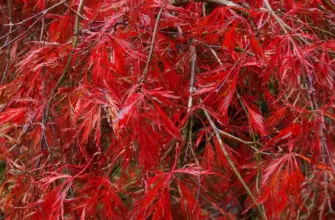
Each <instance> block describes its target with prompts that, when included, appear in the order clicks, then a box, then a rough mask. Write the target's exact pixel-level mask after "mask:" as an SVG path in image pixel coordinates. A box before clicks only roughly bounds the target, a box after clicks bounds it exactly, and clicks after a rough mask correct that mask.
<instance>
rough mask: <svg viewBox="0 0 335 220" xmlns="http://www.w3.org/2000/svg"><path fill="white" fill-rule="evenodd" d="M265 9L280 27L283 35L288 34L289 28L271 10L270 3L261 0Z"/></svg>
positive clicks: (266, 0)
mask: <svg viewBox="0 0 335 220" xmlns="http://www.w3.org/2000/svg"><path fill="white" fill-rule="evenodd" d="M263 2H264V4H265V7H266V9H267V10H268V11H269V13H270V14H271V15H272V16H273V17H274V19H276V21H277V22H278V24H279V25H280V27H281V28H282V29H283V31H284V32H285V34H288V31H291V27H290V26H288V25H287V24H286V23H285V22H284V21H283V20H282V19H281V18H280V17H279V16H278V15H277V14H276V13H275V12H274V11H273V9H272V7H271V5H270V3H269V1H268V0H263Z"/></svg>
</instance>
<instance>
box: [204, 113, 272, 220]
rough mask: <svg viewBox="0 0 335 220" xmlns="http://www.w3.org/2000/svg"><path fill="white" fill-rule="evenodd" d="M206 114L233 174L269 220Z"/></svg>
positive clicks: (207, 116) (217, 130)
mask: <svg viewBox="0 0 335 220" xmlns="http://www.w3.org/2000/svg"><path fill="white" fill-rule="evenodd" d="M204 113H205V116H206V118H207V120H208V122H209V124H210V125H211V127H212V129H213V131H214V133H215V136H216V138H217V140H218V142H219V145H220V148H221V150H222V152H223V154H224V156H225V158H226V160H227V162H228V164H229V166H230V167H231V168H232V170H233V172H234V173H235V175H236V177H237V179H238V180H239V181H240V183H241V184H242V186H243V187H244V189H245V190H246V192H247V193H248V195H249V196H250V197H251V200H252V201H253V203H254V205H255V206H256V208H257V210H258V212H259V213H260V214H261V216H262V218H263V219H267V218H266V215H265V213H264V211H263V210H262V208H261V206H260V205H259V204H257V201H256V197H255V196H254V194H253V193H252V192H251V190H250V189H249V187H248V185H247V184H246V182H245V181H244V180H243V178H242V175H241V174H240V172H239V171H238V170H237V168H236V166H235V163H234V162H233V161H232V160H231V158H230V156H229V154H228V152H227V150H226V148H225V147H224V145H223V141H222V138H221V136H220V132H219V129H218V128H217V127H216V125H215V123H214V122H213V120H212V118H211V116H210V115H209V113H208V112H207V111H206V110H205V109H204Z"/></svg>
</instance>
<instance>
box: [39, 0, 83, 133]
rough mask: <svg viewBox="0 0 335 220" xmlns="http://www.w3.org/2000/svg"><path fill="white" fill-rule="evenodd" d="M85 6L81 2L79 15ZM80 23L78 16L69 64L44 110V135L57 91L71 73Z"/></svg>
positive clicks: (81, 1)
mask: <svg viewBox="0 0 335 220" xmlns="http://www.w3.org/2000/svg"><path fill="white" fill-rule="evenodd" d="M83 6H84V0H80V3H79V6H78V13H79V14H80V13H81V10H82V8H83ZM79 21H80V18H79V16H76V23H75V30H74V38H73V49H72V51H71V53H70V55H69V58H68V60H67V63H66V65H65V68H64V72H63V73H62V75H61V76H60V78H59V79H58V81H57V83H56V85H55V87H54V88H53V89H52V91H51V95H50V98H49V100H48V102H47V104H46V107H45V110H44V116H43V119H42V124H43V130H42V133H43V134H44V132H45V130H44V129H45V128H46V123H47V120H48V115H49V111H50V106H51V103H52V100H53V98H54V96H55V94H56V91H57V89H58V87H59V85H60V84H61V83H62V81H63V79H64V78H65V76H66V75H67V72H68V71H69V69H70V64H71V61H72V57H73V55H74V52H75V49H76V47H77V44H78V38H79V36H78V33H79Z"/></svg>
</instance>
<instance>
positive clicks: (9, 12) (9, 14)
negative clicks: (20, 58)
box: [0, 1, 13, 84]
mask: <svg viewBox="0 0 335 220" xmlns="http://www.w3.org/2000/svg"><path fill="white" fill-rule="evenodd" d="M8 18H9V23H10V24H12V23H13V18H12V1H8ZM12 28H13V26H10V27H9V35H8V36H7V39H6V41H5V45H6V44H7V42H8V41H10V39H11V33H12ZM9 64H10V47H8V51H7V57H6V66H5V71H4V73H3V74H2V78H1V82H0V83H1V84H2V83H3V81H4V80H5V79H6V75H7V72H8V69H9Z"/></svg>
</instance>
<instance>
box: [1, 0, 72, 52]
mask: <svg viewBox="0 0 335 220" xmlns="http://www.w3.org/2000/svg"><path fill="white" fill-rule="evenodd" d="M64 2H66V0H63V1H61V2H58V3H57V4H54V5H53V6H51V7H50V8H47V9H45V10H43V11H41V12H40V13H38V14H36V15H33V16H32V17H30V18H28V19H26V20H24V21H23V23H25V22H27V21H29V20H31V19H32V18H34V17H37V16H38V15H41V16H40V17H39V18H37V19H36V20H35V21H34V22H33V23H32V24H31V25H30V26H29V27H28V28H27V30H25V31H24V32H23V33H21V34H19V35H18V36H17V37H15V38H14V39H13V40H11V41H9V42H7V43H6V44H5V45H3V46H2V47H1V48H0V51H1V50H2V49H4V48H5V47H7V46H9V45H11V44H12V43H13V42H15V41H17V40H18V39H20V38H21V37H23V36H24V35H25V34H27V33H28V32H29V31H31V29H32V28H33V27H34V26H35V25H36V24H37V23H38V22H39V21H40V20H41V19H43V18H44V17H45V16H46V15H47V13H48V11H50V10H51V9H54V8H55V7H57V6H59V5H61V4H63V3H64ZM12 25H14V24H12ZM12 25H11V26H12ZM21 27H22V25H21V26H20V27H19V28H16V29H15V30H14V31H16V30H18V29H20V28H21ZM14 31H11V32H9V33H7V34H6V35H9V34H12V33H13V32H14ZM6 35H5V36H6ZM3 37H4V36H2V37H1V38H3ZM1 38H0V39H1Z"/></svg>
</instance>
